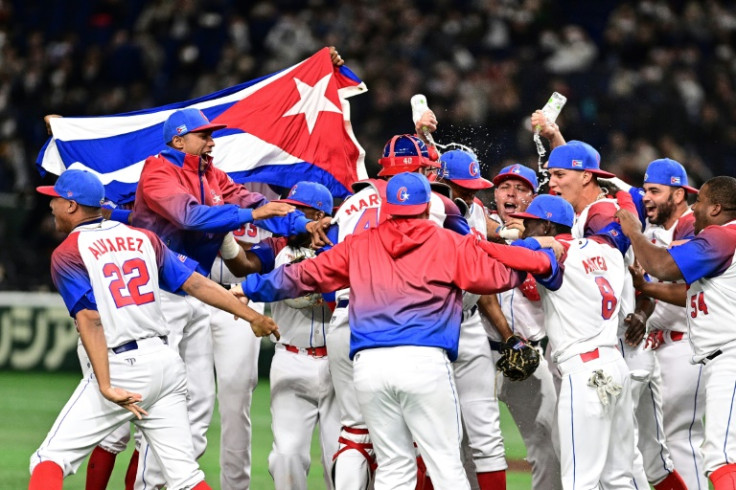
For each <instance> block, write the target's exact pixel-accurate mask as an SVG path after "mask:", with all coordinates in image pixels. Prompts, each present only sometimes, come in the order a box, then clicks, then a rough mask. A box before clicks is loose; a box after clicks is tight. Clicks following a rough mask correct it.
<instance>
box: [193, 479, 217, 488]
mask: <svg viewBox="0 0 736 490" xmlns="http://www.w3.org/2000/svg"><path fill="white" fill-rule="evenodd" d="M192 490H212V487H211V486H209V485H207V482H206V481H204V480H202V481H201V482H199V483H197V484H196V485H194V486H193V487H192Z"/></svg>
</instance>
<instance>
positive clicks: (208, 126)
mask: <svg viewBox="0 0 736 490" xmlns="http://www.w3.org/2000/svg"><path fill="white" fill-rule="evenodd" d="M226 127H227V124H212V123H210V124H205V125H204V126H200V127H198V128H194V129H192V130H191V131H189V132H190V133H201V132H203V131H217V130H218V129H223V128H226Z"/></svg>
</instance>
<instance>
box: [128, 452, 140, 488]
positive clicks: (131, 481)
mask: <svg viewBox="0 0 736 490" xmlns="http://www.w3.org/2000/svg"><path fill="white" fill-rule="evenodd" d="M137 474H138V450H137V449H136V450H135V451H133V454H132V455H131V456H130V462H129V463H128V470H127V471H126V472H125V490H133V486H134V485H135V477H136V475H137Z"/></svg>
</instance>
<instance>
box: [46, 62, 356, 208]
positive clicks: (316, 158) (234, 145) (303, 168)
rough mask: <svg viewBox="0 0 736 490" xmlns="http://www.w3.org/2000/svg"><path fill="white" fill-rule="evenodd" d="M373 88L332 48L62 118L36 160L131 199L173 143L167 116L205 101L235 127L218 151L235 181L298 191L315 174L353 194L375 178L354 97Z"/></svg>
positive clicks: (225, 132) (220, 138) (109, 194)
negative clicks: (179, 98) (120, 107)
mask: <svg viewBox="0 0 736 490" xmlns="http://www.w3.org/2000/svg"><path fill="white" fill-rule="evenodd" d="M366 90H367V89H366V86H365V84H364V83H363V82H361V80H360V79H358V77H357V76H356V75H355V74H354V73H353V72H351V71H350V70H349V69H348V68H347V67H345V66H342V67H339V68H338V67H336V66H334V65H333V64H332V62H331V61H330V55H329V50H328V48H324V49H322V50H320V51H319V52H317V53H316V54H314V55H313V56H311V57H310V58H307V59H306V60H304V61H302V62H300V63H298V64H296V65H294V66H292V67H290V68H287V69H285V70H283V71H280V72H277V73H274V74H271V75H267V76H265V77H262V78H259V79H257V80H252V81H249V82H245V83H242V84H240V85H236V86H234V87H230V88H227V89H224V90H221V91H219V92H215V93H213V94H209V95H206V96H204V97H200V98H198V99H194V100H189V101H186V102H178V103H174V104H169V105H166V106H162V107H156V108H153V109H145V110H141V111H136V112H129V113H125V114H115V115H111V116H100V117H63V118H53V119H51V130H52V132H53V136H52V137H51V138H50V139H49V140H48V141H47V142H46V144H45V145H44V147H43V148H42V149H41V152H40V153H39V155H38V158H37V159H36V165H37V166H38V168H39V171H40V172H41V173H42V174H45V172H47V171H48V172H51V173H53V174H57V175H60V174H61V172H63V171H64V170H66V169H69V168H81V169H86V170H89V171H91V172H94V173H95V174H96V175H97V176H98V177H99V178H100V179H101V180H102V183H103V184H104V185H105V193H106V195H105V196H106V198H107V199H109V200H111V201H113V202H125V201H127V200H129V199H131V198H132V197H133V196H134V195H135V189H136V186H137V183H138V179H139V178H140V174H141V170H142V168H143V164H144V162H145V160H146V158H147V157H148V156H150V155H155V154H157V153H158V152H160V151H161V150H162V149H163V148H164V145H165V144H164V141H163V124H164V121H165V120H166V119H167V118H168V116H169V115H170V114H171V113H172V112H174V111H176V110H178V109H181V108H184V107H196V108H198V109H201V110H202V112H204V113H205V115H206V116H207V117H208V119H209V120H210V121H212V122H213V123H220V124H227V126H228V127H227V128H225V129H222V130H219V131H215V133H214V134H213V136H214V138H215V142H216V145H215V148H214V150H213V152H212V155H213V157H214V163H215V165H216V166H217V167H219V168H221V169H222V170H224V171H225V172H227V173H228V174H229V175H230V176H231V177H232V178H233V180H234V181H236V182H240V183H243V182H265V183H268V184H273V185H278V186H281V187H286V188H289V187H291V186H292V185H294V184H295V183H297V182H299V181H302V180H311V181H313V182H319V183H321V184H323V185H325V186H326V187H327V188H328V189H330V191H331V192H332V194H333V195H334V196H336V197H344V196H346V195H348V194H349V193H350V191H349V189H350V186H351V184H352V183H353V182H356V181H358V180H362V179H365V178H367V174H366V171H365V164H364V156H365V151H364V150H363V148H362V147H361V146H360V144H359V143H358V141H357V139H356V138H355V135H354V134H353V131H352V126H351V124H350V105H349V103H348V102H347V98H348V97H351V96H353V95H356V94H359V93H363V92H365V91H366Z"/></svg>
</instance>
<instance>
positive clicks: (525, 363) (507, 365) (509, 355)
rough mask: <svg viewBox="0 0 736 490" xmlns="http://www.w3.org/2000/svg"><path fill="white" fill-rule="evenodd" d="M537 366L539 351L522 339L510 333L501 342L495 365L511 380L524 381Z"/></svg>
mask: <svg viewBox="0 0 736 490" xmlns="http://www.w3.org/2000/svg"><path fill="white" fill-rule="evenodd" d="M537 366H539V352H537V349H535V348H534V347H532V346H530V345H528V344H527V343H526V342H524V340H523V339H521V338H519V337H517V336H516V335H512V336H511V337H509V338H508V340H507V341H506V342H503V343H502V344H501V358H500V359H499V360H498V362H497V363H496V367H497V368H498V370H499V371H501V372H502V373H503V375H504V376H506V377H507V378H509V379H510V380H511V381H524V380H525V379H527V378H528V377H529V376H531V375H532V373H534V371H535V370H536V369H537Z"/></svg>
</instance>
